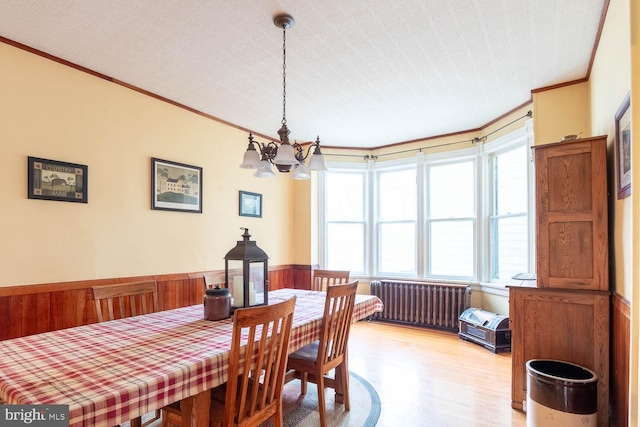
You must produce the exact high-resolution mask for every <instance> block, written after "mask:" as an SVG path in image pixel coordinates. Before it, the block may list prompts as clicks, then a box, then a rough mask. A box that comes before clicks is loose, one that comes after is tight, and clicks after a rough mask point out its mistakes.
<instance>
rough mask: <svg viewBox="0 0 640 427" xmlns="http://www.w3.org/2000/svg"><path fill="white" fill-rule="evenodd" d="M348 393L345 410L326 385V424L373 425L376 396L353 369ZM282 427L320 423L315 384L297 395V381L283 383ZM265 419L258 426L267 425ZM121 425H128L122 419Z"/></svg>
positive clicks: (337, 426) (345, 426)
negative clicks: (348, 399)
mask: <svg viewBox="0 0 640 427" xmlns="http://www.w3.org/2000/svg"><path fill="white" fill-rule="evenodd" d="M349 374H350V375H349V376H350V378H349V397H350V398H351V410H350V411H345V410H344V405H342V404H339V403H335V401H334V398H333V396H334V392H333V390H332V389H326V391H325V396H326V398H325V402H326V408H327V426H328V427H374V426H375V425H376V424H377V423H378V418H379V417H380V397H379V396H378V393H377V392H376V390H375V389H374V388H373V386H372V385H371V384H369V383H368V382H367V380H365V379H364V378H362V377H360V376H359V375H357V374H354V373H353V372H350V373H349ZM283 399H284V400H283V409H284V425H285V427H294V426H295V427H316V426H319V425H320V413H319V412H318V388H317V387H316V385H315V384H312V383H309V384H308V385H307V394H306V395H304V396H301V395H300V381H299V380H294V381H291V382H290V383H287V384H286V385H285V386H284V397H283ZM152 416H153V413H150V414H146V415H144V416H143V417H142V422H143V424H145V421H146V420H148V419H150V418H151V417H152ZM160 421H161V420H156V421H154V422H152V423H149V424H146V427H158V426H160V424H161V423H160ZM271 426H273V423H272V422H271V421H268V422H266V423H264V424H263V425H262V427H271ZM121 427H129V423H128V422H127V423H122V424H121Z"/></svg>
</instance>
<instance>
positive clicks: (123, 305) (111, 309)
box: [91, 280, 160, 322]
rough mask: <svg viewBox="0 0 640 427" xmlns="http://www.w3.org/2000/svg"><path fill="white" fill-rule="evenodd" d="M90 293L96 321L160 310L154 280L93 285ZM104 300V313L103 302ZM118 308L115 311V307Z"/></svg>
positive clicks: (156, 286)
mask: <svg viewBox="0 0 640 427" xmlns="http://www.w3.org/2000/svg"><path fill="white" fill-rule="evenodd" d="M91 294H92V297H93V300H94V302H95V306H96V314H97V316H98V322H104V321H106V320H116V319H122V318H125V317H130V316H138V315H142V314H149V313H154V312H156V311H160V308H159V304H158V285H157V283H156V281H155V280H148V281H143V282H130V283H118V284H114V285H102V286H93V287H92V288H91ZM104 302H106V313H105V310H104V309H105V307H103V303H104ZM116 307H117V308H118V311H119V312H118V313H116V311H115V308H116Z"/></svg>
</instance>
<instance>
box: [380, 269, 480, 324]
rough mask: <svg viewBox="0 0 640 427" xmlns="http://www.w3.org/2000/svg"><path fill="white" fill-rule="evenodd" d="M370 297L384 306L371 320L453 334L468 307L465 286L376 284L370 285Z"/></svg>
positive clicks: (468, 294)
mask: <svg viewBox="0 0 640 427" xmlns="http://www.w3.org/2000/svg"><path fill="white" fill-rule="evenodd" d="M371 293H372V294H373V295H375V296H377V297H378V298H380V299H381V300H382V302H383V303H384V310H383V311H381V312H377V313H375V314H374V315H373V316H372V318H373V320H382V321H385V322H397V323H405V324H411V325H415V326H426V327H432V328H439V329H448V330H452V331H456V332H457V331H458V318H459V317H460V315H461V314H462V312H463V311H465V310H466V309H467V308H469V306H470V303H471V301H470V300H471V287H470V286H468V285H453V284H446V283H421V282H405V281H397V280H376V281H372V282H371Z"/></svg>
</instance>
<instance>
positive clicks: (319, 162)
mask: <svg viewBox="0 0 640 427" xmlns="http://www.w3.org/2000/svg"><path fill="white" fill-rule="evenodd" d="M309 170H312V171H326V170H327V166H326V165H325V164H324V156H323V155H322V154H317V153H314V154H312V155H311V159H309Z"/></svg>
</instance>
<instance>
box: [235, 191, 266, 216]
mask: <svg viewBox="0 0 640 427" xmlns="http://www.w3.org/2000/svg"><path fill="white" fill-rule="evenodd" d="M238 212H239V215H240V216H250V217H254V218H262V194H260V193H251V192H249V191H242V190H240V196H239V205H238Z"/></svg>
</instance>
